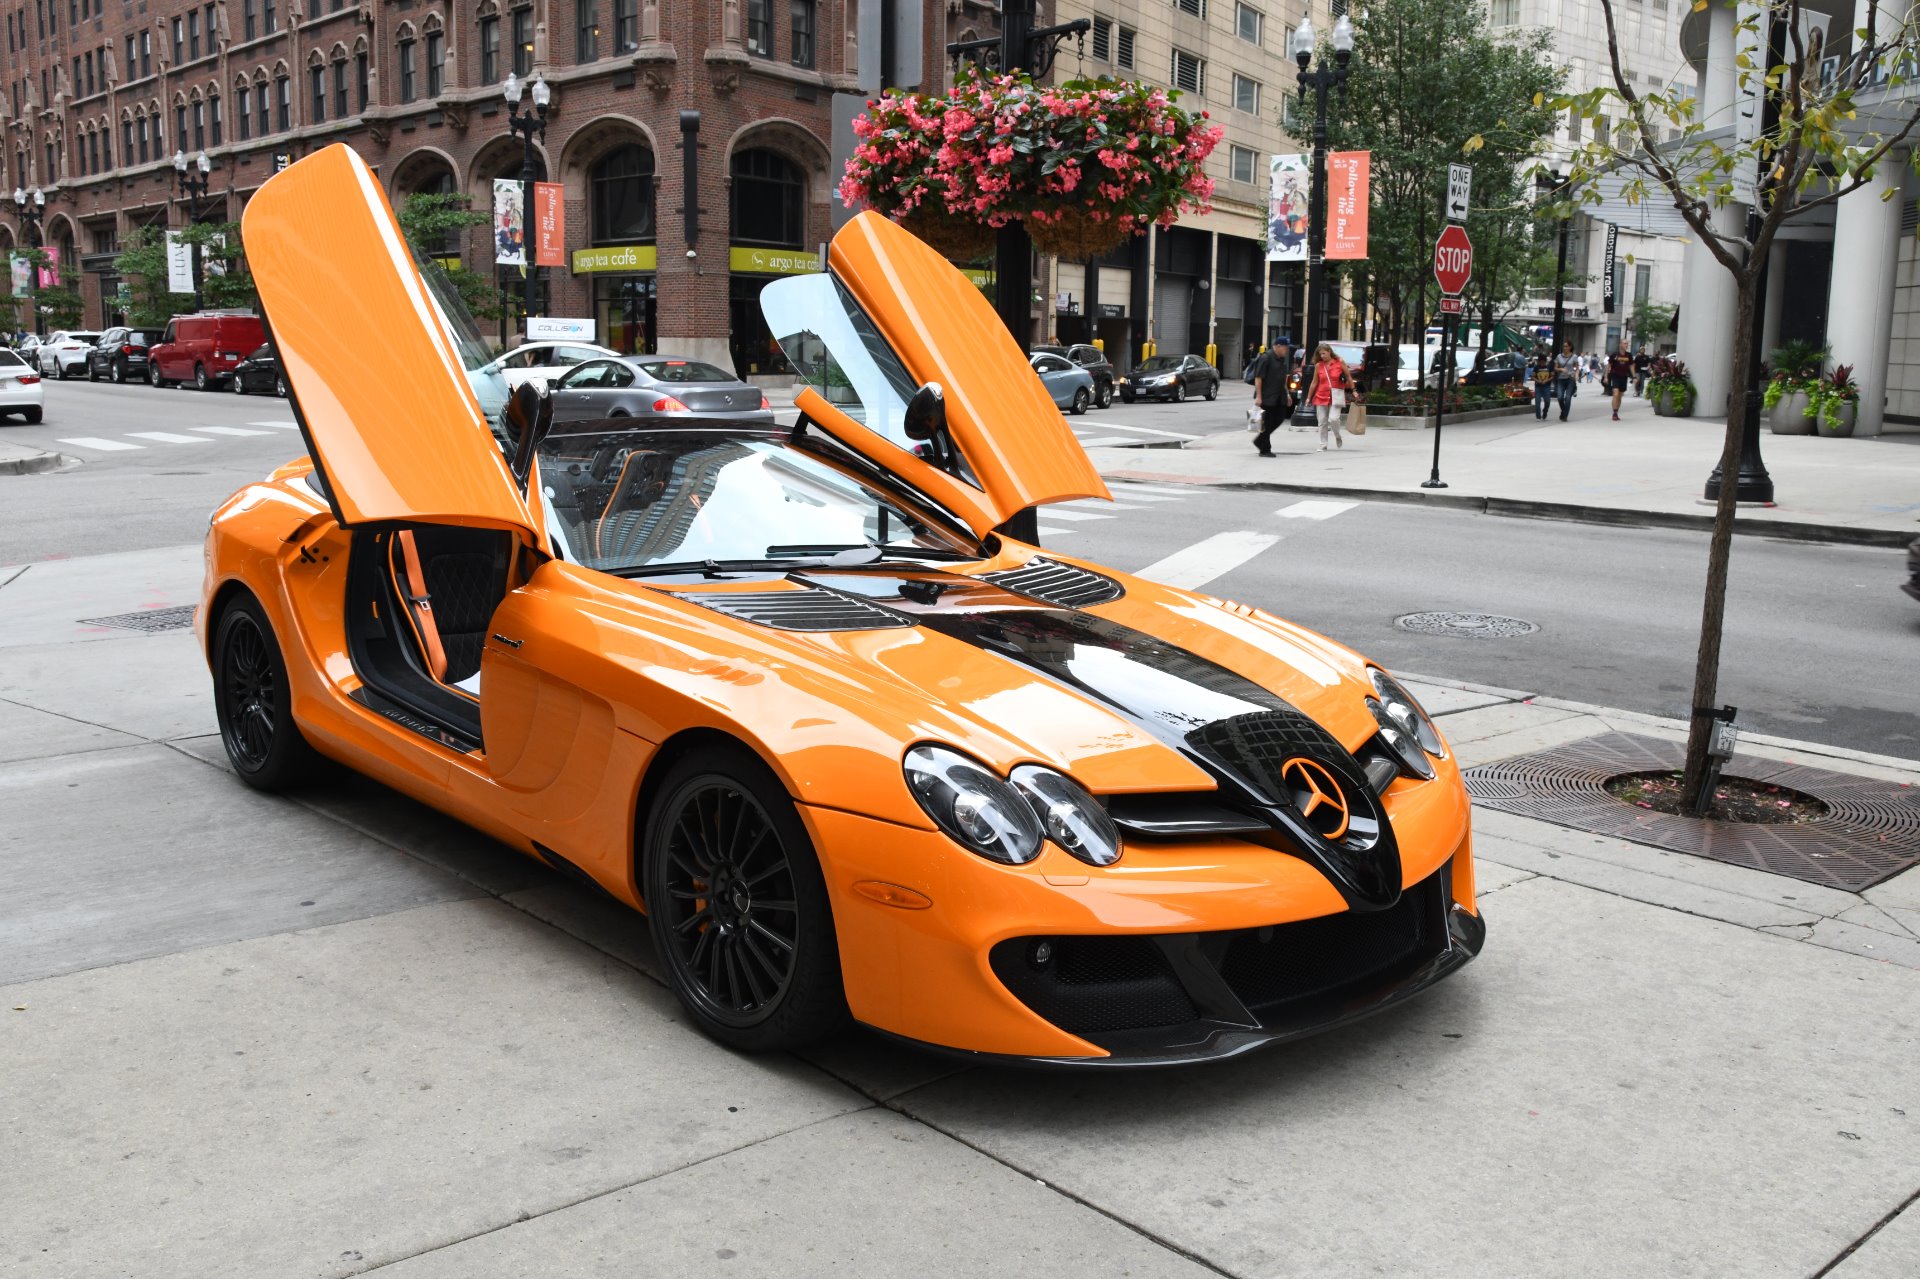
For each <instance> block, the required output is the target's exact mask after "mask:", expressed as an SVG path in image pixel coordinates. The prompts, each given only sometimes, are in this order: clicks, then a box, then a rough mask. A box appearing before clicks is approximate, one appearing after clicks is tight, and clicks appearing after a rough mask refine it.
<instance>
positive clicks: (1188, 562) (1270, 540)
mask: <svg viewBox="0 0 1920 1279" xmlns="http://www.w3.org/2000/svg"><path fill="white" fill-rule="evenodd" d="M1279 540H1280V535H1279V534H1277V533H1255V532H1252V531H1250V530H1247V529H1240V530H1237V531H1235V532H1232V533H1215V534H1214V535H1213V536H1212V537H1209V538H1207V539H1206V540H1205V541H1200V542H1195V543H1194V544H1193V545H1192V546H1186V547H1182V548H1181V549H1180V550H1177V551H1175V552H1174V553H1173V554H1171V555H1169V556H1167V557H1166V558H1165V559H1162V560H1157V561H1155V562H1154V563H1152V564H1149V565H1148V566H1147V567H1145V568H1143V569H1141V570H1140V572H1139V573H1138V574H1136V576H1138V577H1145V578H1149V579H1151V580H1153V581H1156V582H1160V583H1162V584H1163V585H1166V586H1177V587H1180V588H1181V589H1182V590H1188V591H1196V590H1199V589H1200V588H1201V587H1202V586H1205V585H1206V584H1207V583H1208V582H1211V581H1212V580H1213V579H1214V578H1216V577H1219V576H1220V575H1221V574H1222V573H1230V572H1232V571H1233V570H1234V569H1236V568H1239V567H1240V566H1241V565H1242V564H1245V563H1246V562H1247V561H1248V560H1250V559H1252V558H1253V557H1254V556H1256V555H1258V554H1260V552H1262V551H1264V550H1266V549H1267V548H1268V547H1270V546H1272V545H1273V544H1274V543H1275V542H1278V541H1279Z"/></svg>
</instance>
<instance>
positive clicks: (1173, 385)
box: [1119, 355, 1220, 404]
mask: <svg viewBox="0 0 1920 1279" xmlns="http://www.w3.org/2000/svg"><path fill="white" fill-rule="evenodd" d="M1119 387H1120V398H1121V399H1123V400H1125V401H1126V402H1127V403H1129V404H1131V403H1133V402H1134V401H1135V400H1173V401H1175V402H1179V401H1182V400H1185V399H1186V398H1187V397H1188V396H1190V395H1195V394H1198V395H1200V396H1201V397H1202V398H1204V399H1209V400H1211V399H1212V398H1213V397H1214V396H1216V395H1218V394H1220V371H1219V370H1218V369H1216V368H1214V367H1213V365H1211V364H1208V363H1207V362H1206V361H1205V360H1203V359H1201V358H1200V357H1199V356H1197V355H1149V356H1148V357H1147V358H1146V359H1144V360H1142V361H1140V363H1139V364H1137V365H1135V366H1134V369H1133V372H1131V373H1129V374H1127V375H1126V376H1125V377H1122V378H1120V379H1119Z"/></svg>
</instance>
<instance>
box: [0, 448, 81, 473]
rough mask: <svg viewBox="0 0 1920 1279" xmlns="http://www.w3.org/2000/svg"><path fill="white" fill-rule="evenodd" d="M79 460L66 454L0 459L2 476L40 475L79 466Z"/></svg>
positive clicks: (30, 455)
mask: <svg viewBox="0 0 1920 1279" xmlns="http://www.w3.org/2000/svg"><path fill="white" fill-rule="evenodd" d="M79 464H80V463H79V459H78V458H71V457H68V456H67V455H66V454H65V453H29V454H28V455H27V456H25V457H6V458H0V475H38V474H40V473H41V472H42V471H55V470H59V469H61V468H62V467H66V466H78V465H79Z"/></svg>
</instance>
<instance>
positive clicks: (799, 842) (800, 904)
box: [642, 747, 847, 1052]
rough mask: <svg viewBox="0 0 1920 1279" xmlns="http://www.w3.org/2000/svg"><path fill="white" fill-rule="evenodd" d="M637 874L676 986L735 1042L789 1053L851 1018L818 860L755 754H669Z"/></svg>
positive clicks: (702, 1019) (734, 750) (693, 1009)
mask: <svg viewBox="0 0 1920 1279" xmlns="http://www.w3.org/2000/svg"><path fill="white" fill-rule="evenodd" d="M642 848H643V850H644V851H643V853H642V859H643V865H642V884H643V888H644V893H645V897H646V903H647V915H648V918H649V920H650V921H651V923H652V927H653V936H654V941H655V944H656V945H657V946H658V947H659V950H660V957H661V960H662V962H663V964H664V966H665V968H666V970H667V978H668V980H669V981H670V982H671V983H672V985H673V989H674V993H675V994H677V995H678V996H679V997H680V1002H681V1003H682V1004H684V1005H686V1008H687V1011H688V1012H690V1013H692V1014H693V1019H694V1021H695V1022H696V1023H697V1024H698V1025H699V1027H700V1028H701V1029H702V1030H704V1031H705V1032H706V1033H707V1034H708V1035H711V1036H712V1037H713V1038H714V1039H717V1040H719V1041H720V1042H721V1043H723V1044H726V1045H728V1046H729V1047H732V1048H740V1049H745V1050H747V1051H751V1052H775V1051H791V1050H794V1049H798V1048H803V1047H805V1046H807V1045H808V1044H811V1043H815V1042H817V1041H818V1040H820V1039H822V1038H824V1037H826V1036H827V1035H830V1034H832V1033H833V1032H834V1031H836V1030H838V1029H839V1028H840V1027H841V1026H842V1025H844V1024H845V1023H846V1020H847V1003H846V995H845V992H844V989H843V987H842V985H841V981H840V951H839V946H838V944H837V942H836V940H835V937H834V930H833V911H832V909H831V907H830V906H829V904H828V901H827V888H826V882H825V880H824V879H823V878H822V876H821V873H820V862H819V859H818V858H817V857H816V856H815V854H814V851H813V844H812V841H810V840H809V839H808V838H807V831H806V827H805V826H803V825H802V824H801V822H800V816H799V814H798V813H797V812H796V811H795V809H794V806H793V801H792V800H791V799H789V798H787V794H786V791H785V790H784V789H783V788H782V787H781V786H780V783H779V781H778V779H777V778H775V777H774V775H773V773H772V772H771V771H770V770H769V769H768V768H767V767H766V765H765V764H763V763H761V762H760V760H759V759H758V758H756V757H755V756H753V755H752V754H750V753H748V752H747V751H745V750H744V749H742V748H738V747H708V748H703V749H700V750H697V751H694V752H692V753H690V754H688V755H687V756H685V757H684V758H682V759H681V760H680V762H679V763H677V764H675V765H674V766H673V767H672V769H671V770H670V771H669V772H668V774H667V776H666V779H665V780H664V781H663V782H662V784H661V788H660V791H659V799H658V800H657V801H656V802H655V804H654V805H653V809H652V811H651V812H650V813H649V814H648V815H647V821H646V832H645V842H644V843H643V845H642Z"/></svg>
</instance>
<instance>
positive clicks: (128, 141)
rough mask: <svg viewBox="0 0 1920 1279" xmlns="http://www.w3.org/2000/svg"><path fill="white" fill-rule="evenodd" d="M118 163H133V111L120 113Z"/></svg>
mask: <svg viewBox="0 0 1920 1279" xmlns="http://www.w3.org/2000/svg"><path fill="white" fill-rule="evenodd" d="M120 163H122V164H132V163H133V113H132V112H130V111H123V112H121V113H120Z"/></svg>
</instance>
